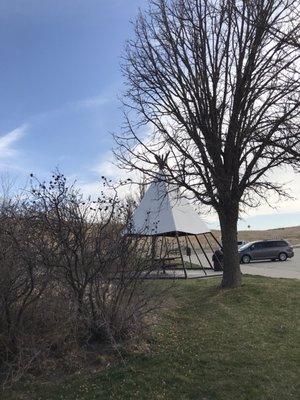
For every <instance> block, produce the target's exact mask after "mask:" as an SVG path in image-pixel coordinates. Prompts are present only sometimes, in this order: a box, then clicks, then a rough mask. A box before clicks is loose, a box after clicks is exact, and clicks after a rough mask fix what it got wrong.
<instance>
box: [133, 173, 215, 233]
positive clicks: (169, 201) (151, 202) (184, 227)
mask: <svg viewBox="0 0 300 400" xmlns="http://www.w3.org/2000/svg"><path fill="white" fill-rule="evenodd" d="M162 174H163V173H162V172H159V174H158V178H157V180H156V181H154V182H153V183H152V184H151V185H150V187H149V189H148V190H147V192H146V193H145V196H144V197H143V199H142V201H141V203H140V205H139V206H138V207H137V209H136V210H135V211H134V213H133V217H132V222H133V223H132V232H131V233H132V234H134V235H144V236H154V235H156V236H162V235H165V236H175V235H178V236H181V235H183V234H184V235H186V234H188V235H199V234H203V233H208V232H210V230H209V229H208V227H207V226H206V224H205V223H204V222H203V221H202V220H201V218H200V216H199V215H198V214H197V213H196V211H195V210H194V209H193V207H192V206H191V205H190V203H189V202H188V200H187V199H185V198H183V197H182V196H181V195H180V191H179V189H178V188H177V187H176V186H175V185H169V184H167V183H166V182H164V181H162V180H161V179H160V176H161V175H162Z"/></svg>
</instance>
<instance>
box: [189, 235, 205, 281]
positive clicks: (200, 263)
mask: <svg viewBox="0 0 300 400" xmlns="http://www.w3.org/2000/svg"><path fill="white" fill-rule="evenodd" d="M188 240H189V242H190V244H191V246H192V249H193V251H194V253H195V254H196V257H197V260H198V262H199V265H200V267H201V268H202V270H203V272H204V274H205V275H207V272H206V271H205V268H204V267H203V264H202V262H201V260H200V257H199V256H198V253H197V251H196V249H195V247H194V245H193V243H192V241H191V239H190V237H189V236H188Z"/></svg>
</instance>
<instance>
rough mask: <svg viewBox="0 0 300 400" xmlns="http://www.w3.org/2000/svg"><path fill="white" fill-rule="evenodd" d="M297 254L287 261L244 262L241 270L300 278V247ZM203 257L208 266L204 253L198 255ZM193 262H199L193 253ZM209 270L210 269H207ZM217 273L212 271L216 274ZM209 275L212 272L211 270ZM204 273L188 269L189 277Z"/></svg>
mask: <svg viewBox="0 0 300 400" xmlns="http://www.w3.org/2000/svg"><path fill="white" fill-rule="evenodd" d="M294 253H295V256H294V257H293V258H291V259H289V260H287V261H284V262H280V261H253V262H251V263H250V264H247V265H246V264H242V265H241V270H242V273H243V274H251V275H263V276H270V277H272V278H293V279H300V248H295V249H294ZM198 256H199V258H200V259H201V261H202V263H203V264H204V265H206V266H208V263H207V261H206V260H205V258H204V256H203V254H201V255H200V254H199V255H198ZM208 257H209V258H210V259H211V254H208ZM184 258H185V260H186V261H188V258H187V257H184ZM191 261H192V262H194V263H198V262H197V259H196V256H195V255H192V260H191ZM207 272H209V271H207ZM215 274H216V273H214V272H213V273H212V275H215ZM175 275H176V276H177V277H179V275H180V276H182V273H181V272H179V271H178V272H176V274H175ZM209 275H211V273H210V272H209ZM204 276H205V275H204V273H203V272H202V271H188V277H189V278H200V277H204Z"/></svg>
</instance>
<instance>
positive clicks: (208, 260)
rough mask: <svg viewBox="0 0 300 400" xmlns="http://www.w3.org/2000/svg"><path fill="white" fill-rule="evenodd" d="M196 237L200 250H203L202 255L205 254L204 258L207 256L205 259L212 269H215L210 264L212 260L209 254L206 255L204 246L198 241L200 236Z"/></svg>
mask: <svg viewBox="0 0 300 400" xmlns="http://www.w3.org/2000/svg"><path fill="white" fill-rule="evenodd" d="M194 236H195V238H196V240H197V242H198V244H199V246H200V248H201V250H202V253H203V254H204V256H205V258H206V260H207V262H208V264H209V265H210V268H211V269H214V267H213V266H212V263H211V262H210V259H209V258H208V257H207V254H206V252H205V250H204V248H203V247H202V244H201V243H200V240H199V239H198V236H197V235H194Z"/></svg>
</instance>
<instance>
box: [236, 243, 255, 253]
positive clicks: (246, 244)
mask: <svg viewBox="0 0 300 400" xmlns="http://www.w3.org/2000/svg"><path fill="white" fill-rule="evenodd" d="M251 245H252V243H245V244H243V246H241V247H240V248H239V251H243V250H247V249H249V248H250V247H251Z"/></svg>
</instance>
